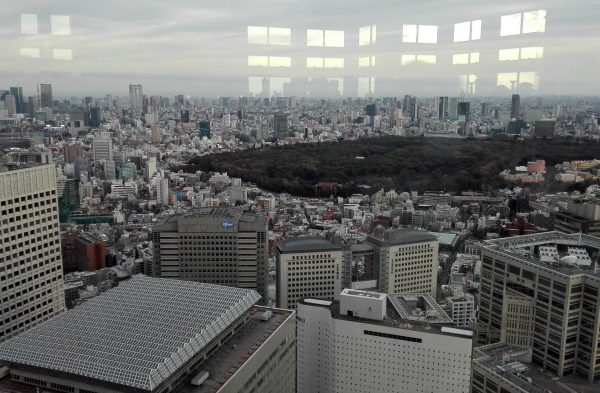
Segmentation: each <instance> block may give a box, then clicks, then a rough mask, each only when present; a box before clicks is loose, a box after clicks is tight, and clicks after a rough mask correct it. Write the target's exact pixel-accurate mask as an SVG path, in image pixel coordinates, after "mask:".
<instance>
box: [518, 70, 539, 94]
mask: <svg viewBox="0 0 600 393" xmlns="http://www.w3.org/2000/svg"><path fill="white" fill-rule="evenodd" d="M524 84H527V85H530V86H531V87H532V88H534V89H535V90H537V89H539V87H540V75H539V74H538V73H537V72H521V73H520V74H519V85H524Z"/></svg>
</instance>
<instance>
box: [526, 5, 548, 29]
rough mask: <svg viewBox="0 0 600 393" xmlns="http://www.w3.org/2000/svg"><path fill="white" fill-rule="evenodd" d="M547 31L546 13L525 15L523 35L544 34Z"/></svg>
mask: <svg viewBox="0 0 600 393" xmlns="http://www.w3.org/2000/svg"><path fill="white" fill-rule="evenodd" d="M545 31H546V11H545V10H537V11H530V12H524V13H523V34H527V33H544V32H545Z"/></svg>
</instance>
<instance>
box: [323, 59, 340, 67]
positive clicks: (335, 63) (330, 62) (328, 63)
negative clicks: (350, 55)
mask: <svg viewBox="0 0 600 393" xmlns="http://www.w3.org/2000/svg"><path fill="white" fill-rule="evenodd" d="M324 67H325V68H344V58H343V57H326V58H325V61H324Z"/></svg>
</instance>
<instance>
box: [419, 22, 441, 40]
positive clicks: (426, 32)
mask: <svg viewBox="0 0 600 393" xmlns="http://www.w3.org/2000/svg"><path fill="white" fill-rule="evenodd" d="M437 34H438V27H437V26H430V25H419V37H418V42H419V43H421V44H437Z"/></svg>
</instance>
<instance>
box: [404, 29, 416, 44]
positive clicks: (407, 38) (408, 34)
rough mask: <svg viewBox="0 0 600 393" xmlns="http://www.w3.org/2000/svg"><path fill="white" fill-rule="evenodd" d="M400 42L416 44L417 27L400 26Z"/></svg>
mask: <svg viewBox="0 0 600 393" xmlns="http://www.w3.org/2000/svg"><path fill="white" fill-rule="evenodd" d="M402 42H417V25H404V26H402Z"/></svg>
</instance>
